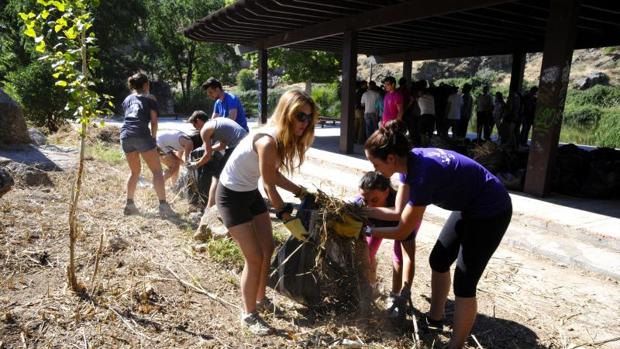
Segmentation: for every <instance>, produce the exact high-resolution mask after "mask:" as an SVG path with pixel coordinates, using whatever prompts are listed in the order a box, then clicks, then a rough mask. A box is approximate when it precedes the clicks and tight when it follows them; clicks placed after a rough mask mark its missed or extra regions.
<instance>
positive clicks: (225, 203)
mask: <svg viewBox="0 0 620 349" xmlns="http://www.w3.org/2000/svg"><path fill="white" fill-rule="evenodd" d="M215 203H216V204H217V209H218V211H219V212H220V215H221V216H222V220H223V221H224V225H225V226H226V228H230V227H234V226H236V225H239V224H243V223H247V222H250V221H251V220H252V219H253V218H254V217H256V216H258V215H260V214H262V213H265V212H267V205H266V204H265V200H264V199H263V197H262V196H261V195H260V192H259V191H258V189H255V190H252V191H234V190H231V189H228V188H226V187H225V186H223V185H222V183H218V184H217V190H216V191H215Z"/></svg>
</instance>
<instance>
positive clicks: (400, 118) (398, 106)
mask: <svg viewBox="0 0 620 349" xmlns="http://www.w3.org/2000/svg"><path fill="white" fill-rule="evenodd" d="M396 109H397V110H398V114H397V115H396V120H398V121H403V113H404V112H405V108H403V104H402V103H399V104H396Z"/></svg>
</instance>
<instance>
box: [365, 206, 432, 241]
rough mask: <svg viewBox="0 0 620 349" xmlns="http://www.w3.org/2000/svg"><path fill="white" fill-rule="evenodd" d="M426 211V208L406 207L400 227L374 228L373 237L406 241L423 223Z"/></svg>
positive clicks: (399, 223) (401, 217)
mask: <svg viewBox="0 0 620 349" xmlns="http://www.w3.org/2000/svg"><path fill="white" fill-rule="evenodd" d="M425 210H426V206H412V205H406V206H405V208H404V209H403V213H402V214H401V216H400V220H399V222H398V226H396V227H385V228H372V229H371V232H372V236H375V237H379V238H384V239H394V240H403V239H406V238H407V236H409V234H411V232H412V231H413V230H414V229H415V228H416V227H418V226H419V225H420V223H421V222H422V218H423V217H424V211H425Z"/></svg>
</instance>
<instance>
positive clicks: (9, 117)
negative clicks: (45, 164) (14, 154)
mask: <svg viewBox="0 0 620 349" xmlns="http://www.w3.org/2000/svg"><path fill="white" fill-rule="evenodd" d="M0 125H2V127H0V145H2V144H5V145H14V144H26V143H30V137H29V136H28V128H27V127H26V120H25V119H24V114H23V112H22V108H21V107H20V106H19V105H18V104H17V103H16V102H15V101H14V100H13V99H11V97H9V95H7V94H6V93H5V92H4V91H2V89H0Z"/></svg>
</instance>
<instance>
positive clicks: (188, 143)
mask: <svg viewBox="0 0 620 349" xmlns="http://www.w3.org/2000/svg"><path fill="white" fill-rule="evenodd" d="M179 143H180V144H181V146H182V147H183V158H182V159H181V160H183V162H188V161H189V156H190V153H191V152H192V150H194V143H193V142H192V140H191V139H189V138H187V137H185V136H183V137H181V138H179Z"/></svg>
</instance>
